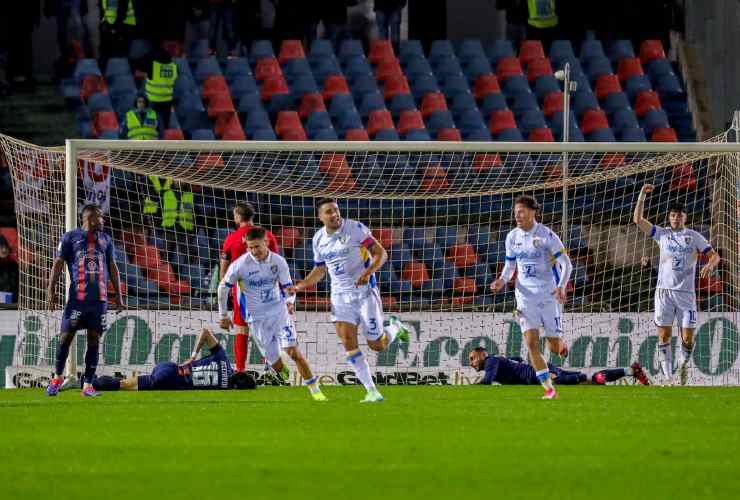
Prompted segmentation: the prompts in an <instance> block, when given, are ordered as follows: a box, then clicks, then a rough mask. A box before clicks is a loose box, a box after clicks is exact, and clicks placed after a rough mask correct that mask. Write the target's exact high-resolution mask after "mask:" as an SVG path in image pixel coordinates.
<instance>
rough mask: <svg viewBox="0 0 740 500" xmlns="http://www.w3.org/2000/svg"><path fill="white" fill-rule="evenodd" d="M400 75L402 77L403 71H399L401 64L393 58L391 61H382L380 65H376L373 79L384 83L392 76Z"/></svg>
mask: <svg viewBox="0 0 740 500" xmlns="http://www.w3.org/2000/svg"><path fill="white" fill-rule="evenodd" d="M400 75H403V69H401V64H400V63H399V62H398V59H396V58H395V57H394V58H392V59H384V60H383V61H381V62H380V64H378V67H377V68H375V78H376V79H377V80H378V81H379V82H384V81H386V80H387V79H388V78H390V77H392V76H400Z"/></svg>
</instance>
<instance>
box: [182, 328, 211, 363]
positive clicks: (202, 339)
mask: <svg viewBox="0 0 740 500" xmlns="http://www.w3.org/2000/svg"><path fill="white" fill-rule="evenodd" d="M203 344H206V345H207V346H208V348H209V349H213V348H214V347H216V346H217V345H218V339H217V338H216V337H215V336H214V335H213V334H212V333H211V331H210V330H208V329H207V328H203V330H201V332H200V335H198V340H197V341H196V342H195V347H194V348H193V352H192V353H191V354H190V358H189V359H188V360H187V361H186V363H191V362H193V361H195V360H196V359H197V358H198V353H199V352H200V350H201V349H202V348H203Z"/></svg>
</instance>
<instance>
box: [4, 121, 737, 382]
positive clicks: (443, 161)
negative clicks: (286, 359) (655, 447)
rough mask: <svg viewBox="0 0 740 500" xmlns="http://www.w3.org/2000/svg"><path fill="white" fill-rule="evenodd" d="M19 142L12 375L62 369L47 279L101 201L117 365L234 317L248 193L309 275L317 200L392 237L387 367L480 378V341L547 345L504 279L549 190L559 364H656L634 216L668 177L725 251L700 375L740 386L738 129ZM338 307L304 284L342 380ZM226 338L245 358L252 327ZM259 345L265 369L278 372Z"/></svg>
mask: <svg viewBox="0 0 740 500" xmlns="http://www.w3.org/2000/svg"><path fill="white" fill-rule="evenodd" d="M0 143H1V144H2V150H3V153H4V154H5V155H6V157H7V160H8V163H9V165H10V168H11V170H12V176H13V181H14V191H15V206H16V212H17V226H18V237H19V238H18V242H19V249H18V259H19V264H20V268H21V284H20V297H19V309H18V312H17V314H16V313H4V314H9V316H6V317H7V318H8V321H15V322H17V335H16V336H15V339H14V342H13V345H12V356H9V355H8V354H7V353H6V354H4V355H3V356H0V357H2V358H3V359H6V365H8V367H7V370H5V371H6V372H7V374H8V377H7V379H6V380H5V384H6V386H9V387H11V386H27V385H34V384H41V385H43V384H44V383H45V381H46V380H48V376H49V374H50V372H51V369H52V368H53V364H54V359H53V358H54V352H55V347H56V342H57V333H58V330H59V326H60V320H61V314H62V313H61V310H62V307H63V302H62V300H63V298H64V297H65V296H66V295H65V293H64V291H63V289H62V286H61V285H60V288H59V291H58V297H59V303H57V304H53V305H52V306H53V307H52V308H50V307H49V304H48V301H47V295H46V286H47V280H48V277H49V272H50V269H51V265H52V262H53V258H54V251H55V249H56V246H57V244H58V242H59V240H60V237H61V236H62V234H63V233H64V231H65V227H73V226H74V225H76V219H75V216H76V212H77V210H79V207H80V206H81V205H82V203H84V202H85V200H88V201H91V200H94V201H96V202H97V203H99V204H100V205H101V206H102V207H103V209H104V212H105V213H106V229H105V230H106V231H107V232H109V233H110V235H111V236H112V237H113V241H114V243H115V245H116V250H117V253H116V262H117V264H118V268H119V269H120V272H121V275H122V282H123V289H124V292H123V293H124V296H125V297H124V298H125V303H126V307H127V308H126V310H125V311H124V312H122V313H120V314H116V313H115V312H109V314H108V331H107V332H106V333H105V335H104V338H103V341H102V342H101V349H102V352H101V364H100V366H99V373H118V374H127V373H130V372H131V371H132V370H138V371H147V370H149V369H151V367H152V366H153V365H154V364H156V363H158V362H161V361H164V360H173V361H183V360H184V359H186V358H187V357H188V356H189V354H190V352H191V350H192V348H193V344H194V341H195V338H196V334H197V333H198V331H199V330H200V329H201V328H202V327H209V328H212V329H216V330H217V331H219V330H218V327H217V324H216V321H217V313H216V312H215V309H216V307H215V305H216V300H215V292H216V285H217V282H218V277H219V256H220V252H221V248H222V245H223V242H224V239H225V237H226V235H227V234H228V233H229V231H231V230H233V229H234V227H233V222H232V218H233V216H232V209H233V206H234V204H235V203H236V202H237V201H249V202H250V203H251V204H252V205H253V206H254V207H255V209H256V212H257V216H256V218H255V222H256V223H258V224H260V225H263V226H265V227H267V228H269V229H271V230H272V231H273V232H274V233H275V235H276V236H277V239H278V241H279V244H280V247H281V252H282V253H283V255H285V257H286V258H287V260H288V263H289V265H290V269H291V272H292V275H293V279H294V280H298V279H300V278H302V277H304V276H305V275H306V274H307V273H308V272H309V271H310V269H311V268H312V264H313V256H312V249H311V237H312V236H313V234H314V232H315V231H316V230H317V229H318V228H319V227H320V223H319V221H318V219H317V218H316V213H315V208H314V203H315V201H316V200H317V198H319V197H325V196H331V197H336V198H338V200H339V207H340V209H341V211H342V215H343V216H344V217H345V218H351V219H355V220H359V221H362V222H364V223H365V224H367V225H368V226H369V227H370V228H371V229H372V231H373V234H374V236H375V238H376V239H377V240H378V241H379V242H380V243H381V244H382V245H383V247H384V248H386V249H387V251H388V255H389V259H388V262H387V263H386V264H385V265H384V266H383V267H382V269H381V270H380V272H379V273H378V274H377V280H378V284H379V288H380V293H381V296H382V300H383V305H384V309H385V311H386V312H387V313H389V312H393V313H395V314H398V315H399V316H400V318H401V319H402V320H403V321H404V322H405V323H406V324H407V325H408V326H409V327H410V330H411V333H412V335H411V337H412V338H411V341H410V342H409V343H408V344H407V343H400V344H399V343H394V344H392V345H391V346H389V348H388V349H387V350H386V351H384V352H381V353H372V352H370V351H368V352H370V354H371V355H370V356H368V357H369V359H370V361H371V366H372V370H373V373H374V374H375V375H376V377H377V379H378V381H379V382H380V383H388V384H402V383H403V384H432V383H438V384H460V383H470V382H472V381H474V380H475V377H476V374H475V373H474V372H473V371H472V370H471V369H470V367H469V366H468V361H467V356H468V353H469V352H470V350H471V349H473V348H475V347H477V346H485V347H487V348H488V350H489V352H491V353H494V354H499V355H506V356H521V357H524V358H526V355H527V353H526V348H525V347H524V345H523V341H522V334H521V331H520V328H519V326H518V324H517V322H516V321H515V320H514V318H513V315H512V312H513V310H514V308H515V303H514V294H513V283H510V284H509V286H508V287H507V288H506V290H505V291H504V292H501V293H498V294H494V293H492V292H491V291H490V289H489V285H490V283H491V282H492V281H493V280H494V278H495V277H496V276H497V275H498V274H499V273H500V270H501V267H502V264H503V261H504V253H505V252H504V240H505V236H506V233H507V232H508V231H509V230H510V229H511V228H512V227H513V220H512V210H513V201H514V199H515V198H516V197H517V196H518V195H520V194H530V195H533V196H535V197H536V198H537V200H538V201H539V203H540V205H541V206H542V210H541V214H540V216H539V220H540V221H541V222H543V223H544V224H546V225H548V226H549V227H550V228H552V229H553V230H554V231H555V232H556V233H557V234H559V235H560V236H561V238H562V240H563V242H564V244H565V246H566V248H567V249H568V251H569V253H570V256H571V259H572V261H573V264H574V272H573V275H572V279H571V283H570V285H569V298H568V302H567V304H566V305H565V314H564V317H563V327H564V331H565V333H564V338H565V340H566V341H567V343H568V345H569V347H570V355H569V357H568V358H567V359H566V360H565V361H563V360H561V359H560V358H559V357H558V356H556V355H554V354H550V355H549V356H550V361H551V362H553V363H554V364H561V363H562V364H564V366H565V367H568V368H572V369H577V370H583V371H586V372H591V371H594V370H598V369H602V368H605V367H624V366H629V365H630V364H631V363H632V362H634V361H639V362H640V363H641V364H642V365H643V366H645V367H646V368H647V371H648V373H651V374H655V373H657V370H658V363H657V353H656V332H655V327H654V324H653V309H654V308H653V292H654V287H655V281H656V269H657V264H658V256H657V245H656V244H655V243H654V242H653V241H652V240H650V239H649V238H648V237H646V236H645V235H643V234H642V233H640V232H639V231H638V230H637V228H636V226H635V225H634V224H632V221H631V219H632V211H633V207H634V203H635V201H636V198H637V194H638V192H639V190H640V187H641V186H642V185H643V184H644V183H651V184H653V185H655V191H654V192H653V193H652V194H651V195H650V196H649V197H648V199H647V202H646V212H645V213H646V217H647V218H648V219H649V220H651V221H652V222H654V223H656V224H658V225H666V224H667V207H668V206H669V204H670V203H672V202H680V203H683V204H684V205H685V207H686V209H687V212H688V226H689V227H691V228H693V229H695V230H697V231H699V232H700V233H702V234H703V235H704V236H706V237H707V238H708V239H709V240H710V241H711V243H712V244H713V246H714V247H715V248H716V249H717V250H718V251H719V252H720V254H721V256H722V259H723V260H722V264H721V266H720V267H719V268H718V269H717V270H716V272H715V273H714V274H713V275H712V276H711V277H710V278H708V279H701V280H700V279H698V277H697V300H698V306H699V322H698V329H697V332H696V333H697V335H696V347H695V350H694V354H693V362H692V364H691V368H690V382H691V383H693V384H707V385H719V384H738V383H740V361H738V340H739V339H738V331H737V325H738V320H739V319H740V318H738V312H737V311H738V242H739V240H738V210H740V206H739V205H738V189H739V188H740V185H739V184H738V169H739V165H738V153H737V152H738V151H740V149H738V147H737V145H735V144H728V143H727V137H726V135H724V134H723V135H721V136H719V137H717V138H715V139H714V140H713V141H711V143H700V144H655V143H651V144H567V145H563V144H533V143H516V144H511V143H467V144H463V143H457V144H454V143H349V142H348V143H259V142H249V143H238V142H197V141H189V142H178V141H172V142H159V141H157V142H143V141H142V142H124V141H69V142H68V145H67V151H66V153H65V151H64V150H63V149H46V148H40V147H36V146H33V145H31V144H27V143H23V142H20V141H17V140H14V139H11V138H9V137H5V136H0ZM155 178H156V180H155ZM157 186H158V187H157ZM165 195H166V196H170V197H172V196H174V199H175V200H176V201H177V203H178V205H177V210H176V211H175V213H174V222H173V219H170V220H168V221H165V218H166V217H163V213H162V204H161V199H162V198H163V197H164V196H165ZM191 195H192V213H193V214H194V215H193V217H192V218H191V217H189V215H187V214H189V213H191V206H190V205H191V204H190V200H191V198H190V196H191ZM153 208H154V209H153ZM171 215H172V213H170V214H169V215H168V216H167V217H170V216H171ZM65 221H66V222H65ZM165 226H166V227H165ZM329 307H330V305H329V284H328V283H327V282H321V283H319V284H318V285H317V286H316V287H315V288H314V289H311V290H308V291H306V292H305V293H302V294H301V295H299V298H298V307H297V309H298V310H297V313H296V323H297V330H298V336H299V340H300V346H301V348H302V350H303V352H304V354H305V355H306V357H307V359H308V360H309V362H310V364H311V365H312V367H313V369H314V372H315V373H317V374H318V375H321V376H322V380H323V382H324V383H332V382H334V383H343V384H347V383H355V382H356V381H355V379H354V376H353V372H352V370H351V368H350V366H349V365H348V364H347V363H346V362H345V359H344V356H343V353H342V349H341V347H340V344H339V342H338V339H337V338H336V335H335V334H334V328H333V325H332V324H331V322H330V319H329V312H328V311H329ZM13 314H15V315H14V316H13ZM231 333H233V332H231ZM219 335H220V338H221V340H222V341H223V342H224V344H225V346H226V349H227V352H228V353H229V354H230V355H231V354H232V352H233V341H234V337H233V336H232V335H230V334H229V333H227V332H224V331H219ZM84 344H85V341H84V335H80V336H78V339H77V345H76V350H75V352H73V353H72V356H73V359H76V361H77V365H78V366H80V367H82V365H83V364H84V363H83V359H84V351H85V345H84ZM250 344H251V345H250V349H249V353H250V354H249V359H248V366H249V368H250V369H251V370H254V371H255V372H257V374H258V375H261V374H262V370H263V363H262V360H261V356H260V354H259V351H258V350H257V348H256V346H255V345H254V344H253V343H251V342H250ZM5 346H6V350H7V348H8V342H7V341H6V343H5ZM678 349H680V343H678V342H677V341H676V336H675V335H674V350H675V351H676V352H677V350H678ZM676 357H677V356H674V359H676ZM297 381H298V380H297V379H293V383H296V382H297Z"/></svg>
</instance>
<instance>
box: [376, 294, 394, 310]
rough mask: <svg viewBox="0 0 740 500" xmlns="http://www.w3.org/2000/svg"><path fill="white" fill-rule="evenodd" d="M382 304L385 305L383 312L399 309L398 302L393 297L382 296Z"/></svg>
mask: <svg viewBox="0 0 740 500" xmlns="http://www.w3.org/2000/svg"><path fill="white" fill-rule="evenodd" d="M380 303H381V304H382V305H383V311H393V310H395V309H396V308H397V307H398V301H397V300H396V298H395V297H394V296H393V295H385V294H383V295H381V296H380Z"/></svg>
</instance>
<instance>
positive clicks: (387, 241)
mask: <svg viewBox="0 0 740 500" xmlns="http://www.w3.org/2000/svg"><path fill="white" fill-rule="evenodd" d="M373 237H375V239H376V240H378V243H380V246H382V247H383V248H385V249H388V248H390V247H391V245H393V242H394V241H395V237H394V235H393V229H389V228H376V229H373Z"/></svg>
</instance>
